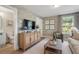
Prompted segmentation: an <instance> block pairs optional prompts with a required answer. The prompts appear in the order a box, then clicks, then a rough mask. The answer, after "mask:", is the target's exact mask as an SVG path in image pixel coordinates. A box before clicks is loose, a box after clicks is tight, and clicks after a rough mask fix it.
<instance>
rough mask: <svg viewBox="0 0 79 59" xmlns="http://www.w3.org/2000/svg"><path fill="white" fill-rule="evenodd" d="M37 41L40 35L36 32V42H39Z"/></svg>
mask: <svg viewBox="0 0 79 59" xmlns="http://www.w3.org/2000/svg"><path fill="white" fill-rule="evenodd" d="M37 40H38V33H37V32H35V41H37Z"/></svg>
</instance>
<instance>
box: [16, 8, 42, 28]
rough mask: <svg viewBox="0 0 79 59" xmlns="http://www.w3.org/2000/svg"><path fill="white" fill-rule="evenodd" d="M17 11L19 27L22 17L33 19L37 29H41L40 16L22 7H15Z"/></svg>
mask: <svg viewBox="0 0 79 59" xmlns="http://www.w3.org/2000/svg"><path fill="white" fill-rule="evenodd" d="M17 11H18V22H19V27H21V25H22V21H23V19H28V20H31V21H35V22H36V25H38V26H39V29H42V22H43V21H42V19H41V18H40V17H38V16H36V15H34V14H33V13H32V12H30V11H28V10H27V9H24V8H17Z"/></svg>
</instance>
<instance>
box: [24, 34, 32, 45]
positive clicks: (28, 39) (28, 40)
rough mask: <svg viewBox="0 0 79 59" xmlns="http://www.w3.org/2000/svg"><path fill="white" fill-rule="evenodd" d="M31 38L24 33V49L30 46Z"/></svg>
mask: <svg viewBox="0 0 79 59" xmlns="http://www.w3.org/2000/svg"><path fill="white" fill-rule="evenodd" d="M30 41H31V38H30V33H25V43H26V44H25V45H26V47H29V46H30V44H31V42H30Z"/></svg>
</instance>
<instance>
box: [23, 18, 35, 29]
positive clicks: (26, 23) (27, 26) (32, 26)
mask: <svg viewBox="0 0 79 59" xmlns="http://www.w3.org/2000/svg"><path fill="white" fill-rule="evenodd" d="M23 29H24V30H33V29H35V21H30V20H27V19H24V20H23Z"/></svg>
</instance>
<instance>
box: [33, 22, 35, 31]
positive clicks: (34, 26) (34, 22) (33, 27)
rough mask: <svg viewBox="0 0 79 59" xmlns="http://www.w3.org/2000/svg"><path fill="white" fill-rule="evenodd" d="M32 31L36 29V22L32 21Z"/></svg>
mask: <svg viewBox="0 0 79 59" xmlns="http://www.w3.org/2000/svg"><path fill="white" fill-rule="evenodd" d="M32 29H35V21H32Z"/></svg>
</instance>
